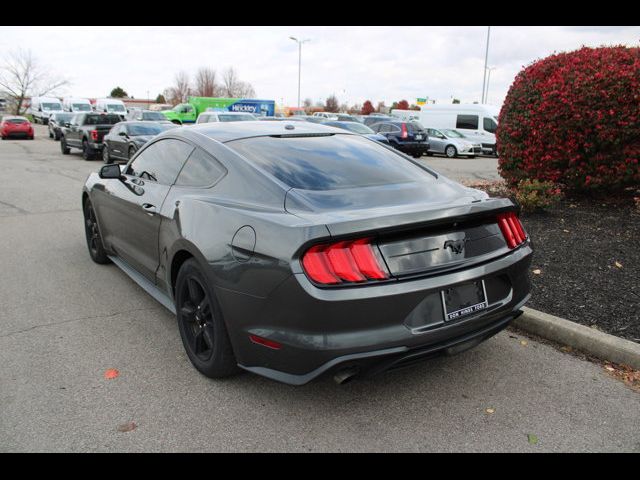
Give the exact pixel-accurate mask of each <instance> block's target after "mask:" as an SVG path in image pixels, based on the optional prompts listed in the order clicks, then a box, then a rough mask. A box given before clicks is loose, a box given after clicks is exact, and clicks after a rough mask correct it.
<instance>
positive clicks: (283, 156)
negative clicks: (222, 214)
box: [227, 135, 432, 190]
mask: <svg viewBox="0 0 640 480" xmlns="http://www.w3.org/2000/svg"><path fill="white" fill-rule="evenodd" d="M227 145H228V146H229V147H231V148H232V149H234V150H236V151H237V152H238V153H240V154H241V155H243V156H244V157H246V158H247V159H248V160H250V161H251V162H253V163H254V164H256V165H258V166H259V167H261V168H263V169H264V170H266V171H267V172H268V173H270V174H271V175H273V176H274V177H276V178H277V179H278V180H280V181H282V182H283V183H285V184H287V185H289V186H290V187H293V188H301V189H305V190H333V189H338V188H353V187H367V186H373V185H386V184H396V183H404V182H412V181H416V179H418V178H419V177H427V176H428V177H431V176H430V175H429V174H428V173H427V172H426V171H425V170H423V169H421V168H420V167H418V166H417V165H414V164H413V163H411V162H410V161H408V160H406V159H405V158H403V157H402V156H400V155H399V154H397V153H394V152H392V151H389V150H388V149H387V148H385V147H383V146H381V145H378V144H377V143H376V142H371V141H369V140H367V139H366V138H363V137H360V136H357V135H326V136H314V137H311V136H309V137H293V136H292V137H254V138H246V139H242V140H235V141H232V142H228V143H227ZM431 178H432V177H431Z"/></svg>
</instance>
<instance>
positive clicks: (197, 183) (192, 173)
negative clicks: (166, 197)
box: [176, 148, 226, 187]
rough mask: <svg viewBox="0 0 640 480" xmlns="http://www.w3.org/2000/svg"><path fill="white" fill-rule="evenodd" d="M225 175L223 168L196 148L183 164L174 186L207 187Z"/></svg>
mask: <svg viewBox="0 0 640 480" xmlns="http://www.w3.org/2000/svg"><path fill="white" fill-rule="evenodd" d="M225 173H226V170H225V168H224V167H223V166H222V165H220V164H219V163H218V162H217V161H216V160H214V159H213V158H212V157H211V156H209V155H207V154H206V153H204V152H203V151H202V150H200V149H199V148H196V149H195V150H194V151H193V153H192V154H191V156H190V157H189V159H188V160H187V163H185V165H184V167H183V168H182V171H181V172H180V175H178V179H177V180H176V185H182V186H185V187H208V186H209V185H213V184H214V183H216V182H217V181H218V180H219V179H220V178H221V177H222V176H223V175H224V174H225Z"/></svg>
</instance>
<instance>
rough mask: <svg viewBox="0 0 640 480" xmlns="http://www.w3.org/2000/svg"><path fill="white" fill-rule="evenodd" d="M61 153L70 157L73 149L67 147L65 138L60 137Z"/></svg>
mask: <svg viewBox="0 0 640 480" xmlns="http://www.w3.org/2000/svg"><path fill="white" fill-rule="evenodd" d="M60 151H61V152H62V154H63V155H69V152H71V149H70V148H69V147H67V141H66V140H65V139H64V137H60Z"/></svg>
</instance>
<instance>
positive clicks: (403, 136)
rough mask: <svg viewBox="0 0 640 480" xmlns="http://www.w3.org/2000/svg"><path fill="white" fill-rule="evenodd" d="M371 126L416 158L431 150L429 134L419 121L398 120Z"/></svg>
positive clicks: (393, 144) (393, 145)
mask: <svg viewBox="0 0 640 480" xmlns="http://www.w3.org/2000/svg"><path fill="white" fill-rule="evenodd" d="M370 128H371V130H373V131H374V132H376V133H379V134H381V135H384V136H385V137H387V140H389V143H390V144H391V146H392V147H394V148H397V149H398V150H400V151H401V152H404V153H406V154H408V155H411V156H413V157H415V158H420V157H421V156H422V155H423V154H425V153H427V152H428V151H429V136H428V135H427V131H426V130H425V128H424V127H423V126H422V125H420V123H418V122H403V121H398V120H396V121H391V122H381V123H375V124H373V125H372V126H371V127H370Z"/></svg>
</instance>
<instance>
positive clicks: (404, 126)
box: [400, 123, 409, 138]
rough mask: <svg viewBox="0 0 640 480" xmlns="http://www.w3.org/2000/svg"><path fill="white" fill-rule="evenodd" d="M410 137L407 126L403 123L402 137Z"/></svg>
mask: <svg viewBox="0 0 640 480" xmlns="http://www.w3.org/2000/svg"><path fill="white" fill-rule="evenodd" d="M408 136H409V132H408V131H407V124H406V123H403V124H402V135H400V137H401V138H407V137H408Z"/></svg>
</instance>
